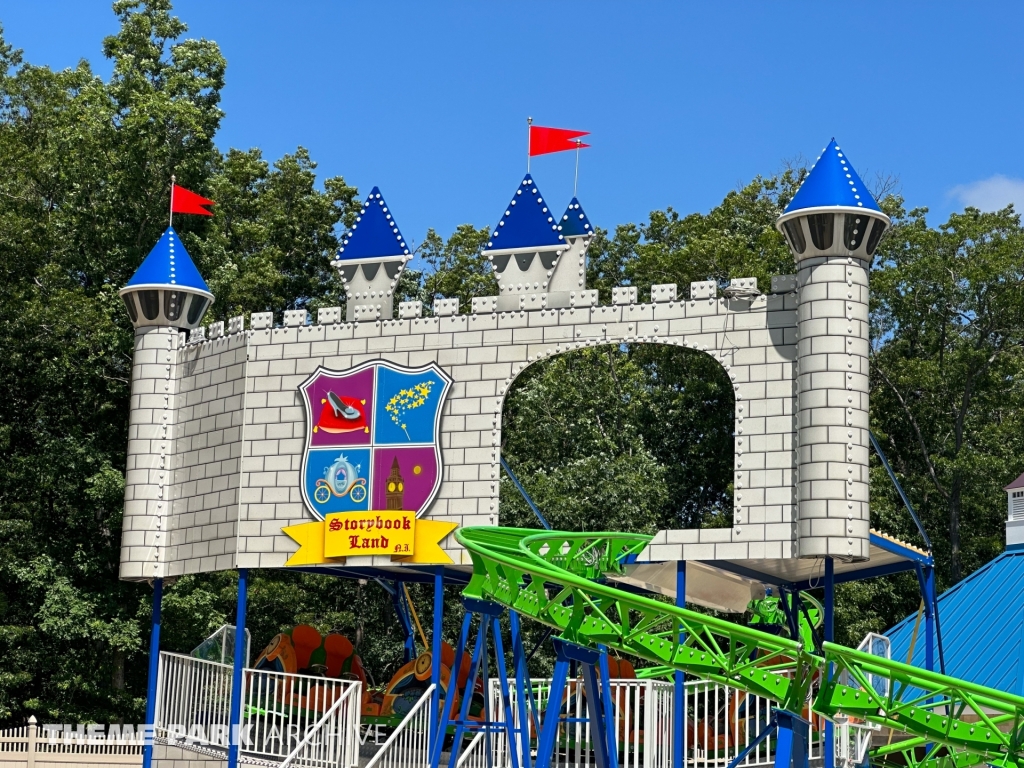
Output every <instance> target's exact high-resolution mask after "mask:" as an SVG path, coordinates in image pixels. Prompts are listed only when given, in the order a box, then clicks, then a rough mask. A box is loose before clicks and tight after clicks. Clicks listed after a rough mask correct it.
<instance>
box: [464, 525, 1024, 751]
mask: <svg viewBox="0 0 1024 768" xmlns="http://www.w3.org/2000/svg"><path fill="white" fill-rule="evenodd" d="M455 535H456V538H457V539H458V541H459V542H460V543H461V544H462V545H463V546H464V547H466V549H467V550H468V551H469V553H470V556H471V557H472V560H473V576H472V579H471V580H470V582H469V585H468V586H467V587H466V589H465V591H464V594H465V595H466V596H467V597H473V598H477V599H480V600H489V601H492V602H495V603H499V604H501V605H503V606H506V607H507V608H510V609H512V610H515V611H517V612H518V613H519V614H521V615H525V616H528V617H530V618H531V619H534V620H535V621H538V622H541V623H543V624H545V625H547V626H549V627H552V628H553V629H554V630H555V631H557V632H558V633H559V636H560V637H561V638H562V639H564V640H566V641H568V642H571V643H576V644H578V645H583V646H588V647H594V646H597V645H605V646H607V647H608V648H610V649H613V650H616V651H619V652H621V653H626V654H631V655H634V656H638V657H640V658H642V659H646V660H648V661H651V662H653V663H655V664H658V665H664V666H667V667H671V668H672V669H674V670H679V671H682V672H685V673H688V674H691V675H694V676H696V677H699V678H702V679H705V680H711V681H714V682H718V683H722V684H725V685H729V686H732V687H733V688H737V689H739V690H742V691H745V692H747V693H750V694H754V695H757V696H764V697H766V698H769V699H772V700H774V701H776V702H778V703H779V705H780V706H781V707H782V708H783V709H787V710H789V711H791V712H797V713H799V712H801V711H802V709H803V707H804V705H805V702H806V699H807V695H808V691H809V690H810V686H811V683H812V682H813V680H815V679H818V680H821V681H822V682H821V684H820V686H819V689H818V693H817V694H816V696H815V697H814V700H813V701H812V702H811V709H812V710H813V711H814V712H816V713H818V714H820V715H823V716H825V717H827V718H830V719H834V718H835V717H836V715H839V714H842V715H846V716H849V717H856V718H860V719H862V720H865V721H868V722H870V723H875V724H878V725H881V726H883V727H885V728H892V729H894V730H895V731H897V732H903V733H906V734H909V735H910V736H911V737H913V738H911V739H909V740H905V741H901V742H900V743H897V744H893V745H890V746H886V747H880V748H878V749H876V750H875V751H874V752H873V753H872V762H873V763H876V764H886V765H897V764H899V765H917V766H921V767H922V768H967V767H968V766H971V765H975V764H978V763H982V762H985V763H989V764H990V765H993V766H1019V767H1020V768H1024V744H1022V739H1024V698H1022V697H1020V696H1014V695H1012V694H1009V693H1005V692H1003V691H997V690H993V689H991V688H986V687H984V686H981V685H975V684H974V683H970V682H967V681H965V680H958V679H956V678H953V677H948V676H946V675H942V674H938V673H935V672H929V671H927V670H923V669H919V668H917V667H914V666H911V665H909V664H902V663H900V662H898V661H890V660H888V659H884V658H879V657H877V656H872V655H870V654H867V653H863V652H860V651H855V650H853V649H851V648H846V647H845V646H842V645H837V644H835V643H828V642H826V643H824V644H823V645H822V650H823V653H822V654H820V655H819V654H817V653H815V652H813V651H812V650H809V649H807V648H805V647H804V645H803V644H801V643H798V642H795V641H793V640H790V639H788V638H784V637H777V636H775V635H771V634H768V633H765V632H760V631H758V630H755V629H751V628H749V627H744V626H741V625H739V624H734V623H732V622H729V621H725V620H723V619H719V618H716V617H713V616H705V615H703V614H700V613H696V612H694V611H690V610H687V609H685V608H679V607H676V606H673V605H669V604H666V603H664V602H659V601H657V600H654V599H652V598H648V597H643V596H640V595H634V594H631V593H628V592H624V591H622V590H619V589H616V588H615V587H613V586H610V585H609V584H607V583H604V577H605V575H606V574H609V573H611V574H615V573H621V572H622V570H623V566H622V563H623V562H624V561H625V560H626V559H627V558H628V557H629V556H630V555H634V554H638V553H639V552H640V551H641V550H642V549H643V548H644V547H646V546H647V543H648V541H649V540H650V537H648V536H640V535H632V534H623V533H590V534H580V533H563V532H558V531H545V532H542V533H538V532H537V531H536V530H535V529H519V528H483V527H468V528H463V529H461V530H459V531H457V532H456V534H455ZM681 638H682V639H681ZM830 664H831V665H832V670H833V672H832V675H831V678H830V679H828V680H826V675H825V674H824V673H825V670H827V669H828V665H830ZM879 678H881V679H885V680H887V681H889V685H888V693H887V694H885V695H881V694H879V693H878V692H877V691H876V689H875V688H874V687H873V686H872V684H871V683H872V679H879Z"/></svg>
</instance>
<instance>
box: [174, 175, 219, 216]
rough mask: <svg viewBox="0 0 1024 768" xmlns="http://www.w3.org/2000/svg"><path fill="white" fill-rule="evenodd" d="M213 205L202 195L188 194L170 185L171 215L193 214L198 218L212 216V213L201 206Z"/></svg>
mask: <svg viewBox="0 0 1024 768" xmlns="http://www.w3.org/2000/svg"><path fill="white" fill-rule="evenodd" d="M206 205H215V203H214V202H213V200H207V199H206V198H205V197H203V196H202V195H197V194H196V193H195V192H190V191H189V190H187V189H185V188H184V187H179V186H178V185H177V184H173V183H172V184H171V213H195V214H198V215H200V216H213V211H208V210H207V209H206V208H204V207H203V206H206Z"/></svg>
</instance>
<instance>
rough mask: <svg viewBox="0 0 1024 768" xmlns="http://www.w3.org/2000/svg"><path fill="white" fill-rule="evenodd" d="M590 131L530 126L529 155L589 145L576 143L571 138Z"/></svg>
mask: <svg viewBox="0 0 1024 768" xmlns="http://www.w3.org/2000/svg"><path fill="white" fill-rule="evenodd" d="M589 134H590V131H569V130H566V129H565V128H545V127H544V126H542V125H531V126H530V157H534V156H535V155H546V154H549V153H551V152H564V151H565V150H567V149H576V147H577V146H578V147H589V146H590V145H589V144H583V143H582V142H580V143H577V142H575V141H573V139H576V138H579V137H580V136H588V135H589Z"/></svg>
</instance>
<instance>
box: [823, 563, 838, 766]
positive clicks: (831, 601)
mask: <svg viewBox="0 0 1024 768" xmlns="http://www.w3.org/2000/svg"><path fill="white" fill-rule="evenodd" d="M835 590H836V578H835V562H834V561H833V560H832V558H831V557H826V558H825V606H824V608H825V615H824V616H823V617H822V618H823V626H822V629H823V630H824V637H825V640H826V641H827V642H830V643H831V642H833V641H834V640H835ZM826 674H827V675H828V679H829V680H831V679H832V665H831V664H829V665H828V669H827V670H826ZM835 766H836V737H835V725H834V724H833V723H832V721H831V720H826V721H825V768H835Z"/></svg>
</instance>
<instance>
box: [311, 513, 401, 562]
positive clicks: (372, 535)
mask: <svg viewBox="0 0 1024 768" xmlns="http://www.w3.org/2000/svg"><path fill="white" fill-rule="evenodd" d="M415 533H416V513H415V512H336V513H334V514H333V515H327V517H326V518H325V520H324V557H348V556H350V555H396V556H403V555H411V554H413V553H414V552H415V548H416V539H415Z"/></svg>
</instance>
